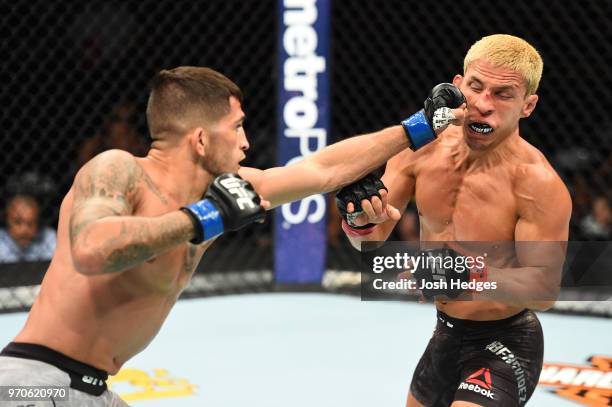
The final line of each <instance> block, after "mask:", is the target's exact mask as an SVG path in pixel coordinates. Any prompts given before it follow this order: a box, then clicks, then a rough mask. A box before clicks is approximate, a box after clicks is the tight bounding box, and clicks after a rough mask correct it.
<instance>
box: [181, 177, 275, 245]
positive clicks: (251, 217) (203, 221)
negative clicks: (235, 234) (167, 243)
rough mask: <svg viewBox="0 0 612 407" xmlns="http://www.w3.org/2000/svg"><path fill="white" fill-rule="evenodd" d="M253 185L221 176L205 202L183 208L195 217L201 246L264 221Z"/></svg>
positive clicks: (212, 185)
mask: <svg viewBox="0 0 612 407" xmlns="http://www.w3.org/2000/svg"><path fill="white" fill-rule="evenodd" d="M260 203H261V199H260V198H259V195H257V193H256V192H255V190H254V189H253V186H252V185H251V184H250V183H249V182H248V181H245V180H243V179H242V178H240V176H239V175H237V174H229V173H228V174H221V175H219V176H218V177H217V178H215V180H214V181H213V183H212V184H211V185H210V186H209V187H208V190H207V191H206V194H205V195H204V199H202V200H201V201H198V202H195V203H192V204H191V205H187V206H184V207H182V208H181V210H182V211H183V212H185V213H186V214H187V215H189V217H190V218H191V221H192V222H193V225H194V228H195V232H196V236H195V237H194V238H193V239H192V240H191V243H193V244H199V243H202V242H204V241H206V240H209V239H212V238H213V237H216V236H219V235H220V234H222V233H224V232H227V231H232V230H238V229H240V228H242V227H244V226H247V225H249V224H251V223H253V222H263V220H264V219H265V217H266V210H265V209H264V208H263V207H262V206H261V205H260Z"/></svg>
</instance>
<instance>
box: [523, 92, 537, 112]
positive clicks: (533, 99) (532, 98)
mask: <svg viewBox="0 0 612 407" xmlns="http://www.w3.org/2000/svg"><path fill="white" fill-rule="evenodd" d="M537 104H538V95H529V96H527V97H526V98H525V103H524V104H523V108H522V110H521V117H529V116H530V115H531V112H533V110H534V109H535V107H536V105H537Z"/></svg>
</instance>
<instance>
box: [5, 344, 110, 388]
mask: <svg viewBox="0 0 612 407" xmlns="http://www.w3.org/2000/svg"><path fill="white" fill-rule="evenodd" d="M0 356H10V357H15V358H22V359H32V360H38V361H39V362H44V363H48V364H50V365H53V366H55V367H57V368H58V369H60V370H62V371H63V372H65V373H67V374H68V375H69V376H70V387H72V388H73V389H76V390H80V391H83V392H85V393H87V394H91V395H93V396H100V395H101V394H102V393H104V392H105V391H106V389H107V385H106V379H108V373H107V372H105V371H104V370H100V369H97V368H95V367H93V366H90V365H88V364H85V363H83V362H79V361H78V360H75V359H72V358H71V357H68V356H66V355H64V354H63V353H59V352H57V351H54V350H53V349H50V348H47V347H46V346H42V345H37V344H33V343H23V342H11V343H9V344H8V345H6V347H5V348H4V349H2V352H0Z"/></svg>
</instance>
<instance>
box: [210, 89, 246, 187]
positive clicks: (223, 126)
mask: <svg viewBox="0 0 612 407" xmlns="http://www.w3.org/2000/svg"><path fill="white" fill-rule="evenodd" d="M229 105H230V111H229V113H228V114H226V115H225V116H223V117H222V118H221V119H219V120H218V121H217V122H216V123H215V124H213V125H211V126H209V127H208V133H209V134H208V135H207V139H208V143H207V144H208V147H207V149H206V150H207V151H206V155H207V157H206V159H205V161H204V165H205V167H206V170H207V171H208V172H210V173H211V174H212V175H215V176H217V175H219V174H221V173H224V172H238V169H239V168H240V164H239V163H240V161H242V160H244V158H245V152H246V151H247V150H248V149H249V142H248V141H247V138H246V133H245V131H244V127H243V122H244V118H245V115H244V112H243V111H242V107H241V106H240V102H239V101H238V99H236V98H235V97H233V96H231V97H230V101H229Z"/></svg>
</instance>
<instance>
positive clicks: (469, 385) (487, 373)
mask: <svg viewBox="0 0 612 407" xmlns="http://www.w3.org/2000/svg"><path fill="white" fill-rule="evenodd" d="M492 388H493V383H492V382H491V370H490V369H488V368H484V367H483V368H482V369H478V370H477V371H475V372H474V373H472V374H471V375H470V376H469V377H468V378H467V379H465V381H463V382H461V383H460V384H459V389H460V390H469V391H473V392H475V393H478V394H480V395H482V396H484V397H486V398H488V399H490V400H494V399H495V393H493V392H492V391H491V389H492Z"/></svg>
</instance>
